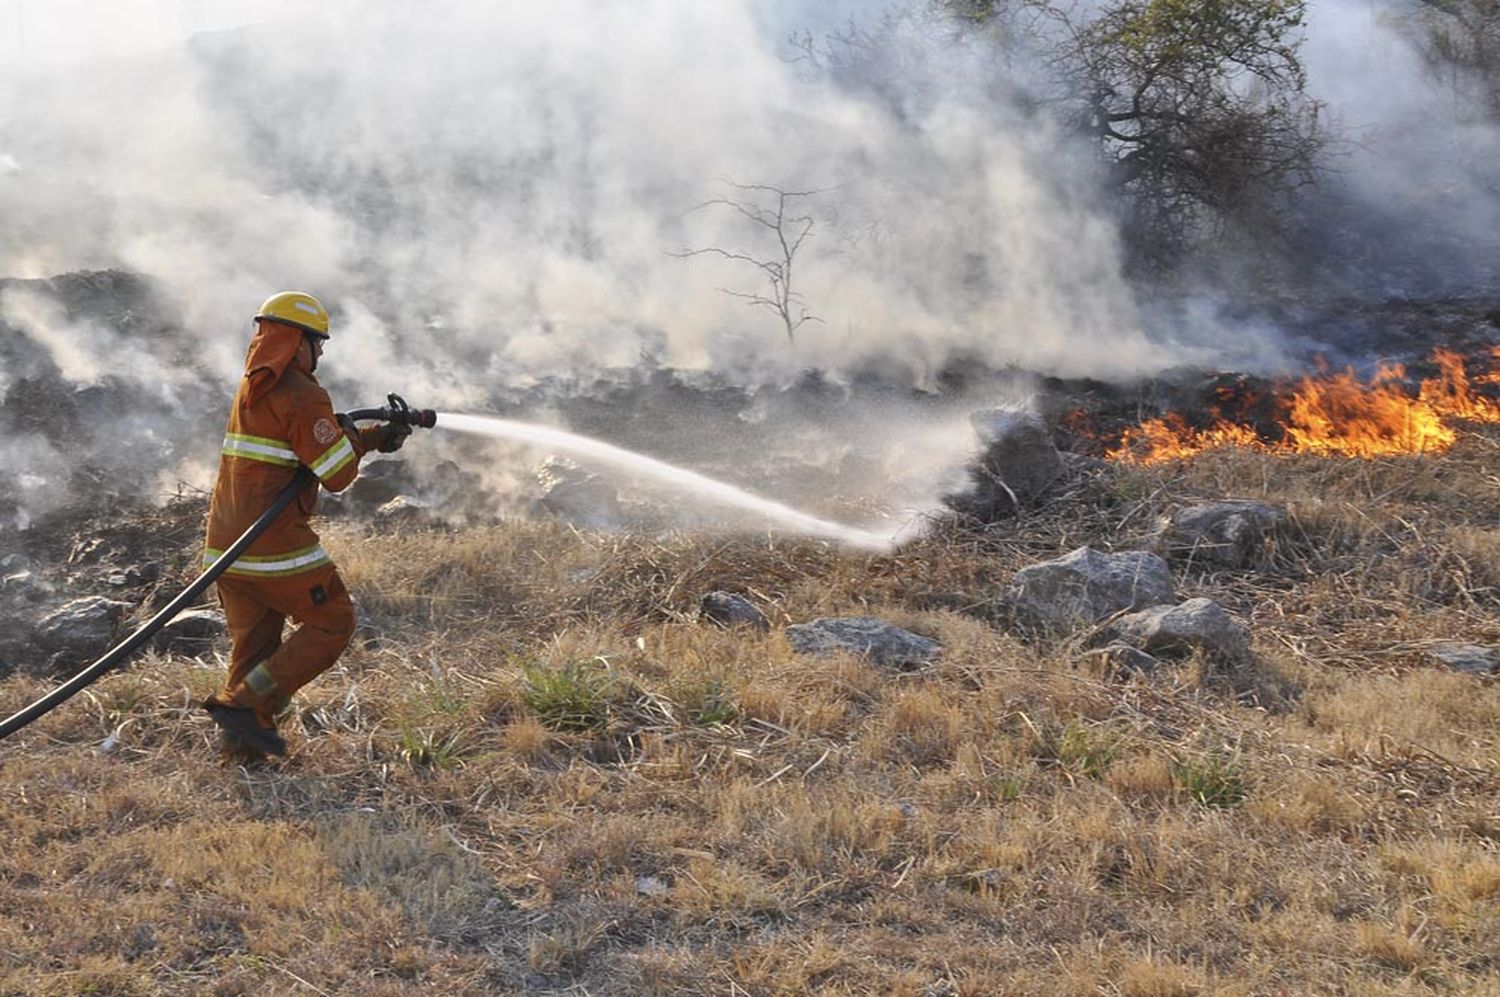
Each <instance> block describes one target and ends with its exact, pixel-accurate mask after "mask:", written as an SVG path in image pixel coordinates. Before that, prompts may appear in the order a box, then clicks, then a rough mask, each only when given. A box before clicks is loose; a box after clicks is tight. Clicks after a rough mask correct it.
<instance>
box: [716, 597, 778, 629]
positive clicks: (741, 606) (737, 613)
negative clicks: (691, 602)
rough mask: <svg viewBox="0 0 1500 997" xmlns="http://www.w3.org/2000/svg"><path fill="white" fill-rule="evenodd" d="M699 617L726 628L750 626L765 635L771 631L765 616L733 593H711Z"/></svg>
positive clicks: (744, 599)
mask: <svg viewBox="0 0 1500 997" xmlns="http://www.w3.org/2000/svg"><path fill="white" fill-rule="evenodd" d="M698 616H699V618H700V619H703V620H707V621H708V622H709V623H713V624H716V625H718V626H721V627H724V628H726V629H727V628H730V627H735V626H750V627H754V628H755V629H756V630H759V631H761V632H762V633H764V632H765V631H767V630H770V629H771V623H770V621H769V620H767V619H766V617H765V614H764V613H762V612H761V611H760V610H758V609H756V608H755V604H754V603H752V602H751V601H750V600H749V599H746V598H745V597H744V596H742V595H735V594H734V593H733V592H710V593H708V595H705V596H704V597H703V601H702V602H701V603H700V604H699V609H698Z"/></svg>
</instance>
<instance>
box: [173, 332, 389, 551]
mask: <svg viewBox="0 0 1500 997" xmlns="http://www.w3.org/2000/svg"><path fill="white" fill-rule="evenodd" d="M302 336H303V332H302V330H300V329H297V328H294V327H293V326H288V325H282V324H281V323H279V322H271V321H262V322H261V323H260V328H259V329H258V331H257V332H256V334H255V337H254V338H253V339H252V340H251V341H250V350H249V353H248V354H247V356H246V358H245V377H244V379H243V380H241V381H240V385H239V389H238V390H237V391H236V392H235V396H234V406H233V407H232V408H231V409H230V412H229V426H228V429H227V430H226V432H225V435H224V446H223V449H222V450H221V452H220V453H221V456H220V458H219V477H218V480H217V481H216V482H215V484H214V493H213V500H212V503H211V504H210V506H209V510H208V537H207V542H206V549H205V551H204V554H203V562H204V567H207V566H209V565H211V564H213V563H214V562H215V561H217V560H218V559H219V557H220V556H221V555H222V554H223V552H224V550H225V548H227V547H228V546H229V545H230V544H232V543H234V541H235V540H237V539H238V538H239V536H240V534H241V533H243V532H245V528H246V527H248V526H249V525H250V524H251V523H253V522H255V520H256V519H257V518H259V517H260V514H261V513H263V512H265V511H266V509H267V508H269V507H270V505H271V502H272V501H273V500H274V499H275V498H276V496H277V494H278V493H280V491H281V490H282V489H283V488H285V487H286V486H287V484H288V483H289V482H290V481H291V480H292V476H293V475H294V474H295V473H296V471H297V465H299V464H305V465H307V466H308V467H309V468H311V469H312V471H313V473H314V474H316V475H317V478H318V481H315V482H312V483H309V485H308V486H307V488H306V489H304V490H303V492H302V494H300V495H298V496H297V498H296V500H295V501H294V502H293V503H292V504H291V505H289V506H287V508H286V510H285V511H284V512H282V514H281V515H280V516H278V517H277V518H276V521H275V522H274V523H272V524H271V526H270V528H268V529H267V530H266V531H265V532H264V533H262V534H261V535H260V536H259V537H257V538H256V540H255V542H254V543H252V544H251V545H250V549H249V550H247V551H246V552H245V553H244V554H243V555H242V556H241V557H240V558H239V559H238V560H237V561H235V563H234V564H233V565H231V566H230V567H229V568H228V569H227V570H226V572H225V574H230V575H237V576H240V577H245V578H280V577H285V576H288V575H296V574H302V573H305V572H309V571H315V570H317V569H319V568H322V567H325V566H326V565H328V564H329V563H331V562H330V560H329V557H328V554H327V552H326V551H324V550H323V547H322V545H321V544H320V543H319V542H318V535H317V534H316V533H314V532H313V529H312V526H311V525H310V524H309V523H308V519H309V518H310V517H311V516H312V514H313V510H314V509H315V508H316V507H317V502H318V484H319V482H321V484H322V486H323V487H324V488H327V489H328V490H329V491H333V492H338V491H343V490H344V489H345V488H347V487H349V484H350V483H351V482H352V481H354V478H355V476H356V475H357V474H358V473H359V461H360V458H361V457H363V456H364V455H365V453H367V452H368V451H369V450H371V449H373V447H374V445H375V443H376V441H377V440H378V438H379V433H380V428H379V427H371V428H369V429H365V430H360V431H359V432H357V433H356V434H354V435H352V436H351V435H350V434H347V433H345V432H344V430H343V429H342V428H341V427H340V426H339V423H338V419H337V418H336V417H335V415H334V411H333V403H332V402H331V401H330V400H329V398H328V392H327V391H325V390H324V389H323V386H322V385H321V384H319V383H318V379H317V378H315V377H313V375H312V372H311V371H308V370H303V369H302V368H301V367H300V366H299V365H298V364H297V363H296V361H295V358H296V355H297V348H298V347H299V346H300V345H301V343H302Z"/></svg>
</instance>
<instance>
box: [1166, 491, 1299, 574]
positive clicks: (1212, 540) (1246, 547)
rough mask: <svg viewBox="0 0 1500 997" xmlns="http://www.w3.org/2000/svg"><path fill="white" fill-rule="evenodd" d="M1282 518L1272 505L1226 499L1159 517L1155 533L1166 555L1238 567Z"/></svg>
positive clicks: (1250, 557)
mask: <svg viewBox="0 0 1500 997" xmlns="http://www.w3.org/2000/svg"><path fill="white" fill-rule="evenodd" d="M1285 521H1286V512H1285V511H1284V510H1282V509H1279V508H1277V507H1275V506H1271V505H1267V504H1265V503H1264V502H1252V501H1248V500H1244V499H1230V500H1226V501H1223V502H1209V503H1206V504H1204V505H1195V506H1192V507H1191V508H1187V509H1179V510H1177V511H1176V512H1174V513H1173V514H1172V515H1171V516H1170V517H1169V518H1166V519H1163V520H1162V522H1161V523H1160V526H1159V533H1160V536H1161V539H1162V543H1163V546H1164V547H1165V549H1166V550H1167V552H1168V553H1170V554H1173V555H1176V556H1179V557H1183V558H1189V559H1192V560H1194V561H1199V562H1203V561H1207V562H1209V563H1212V564H1222V565H1225V566H1227V567H1234V568H1241V567H1244V566H1245V565H1247V564H1249V563H1251V561H1253V560H1254V559H1255V556H1256V555H1257V554H1258V553H1259V552H1260V551H1261V550H1262V549H1264V547H1265V544H1266V540H1267V539H1268V538H1269V537H1270V535H1271V533H1272V532H1273V531H1274V530H1275V529H1276V528H1277V527H1278V526H1280V525H1281V524H1282V523H1283V522H1285Z"/></svg>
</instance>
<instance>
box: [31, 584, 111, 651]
mask: <svg viewBox="0 0 1500 997" xmlns="http://www.w3.org/2000/svg"><path fill="white" fill-rule="evenodd" d="M132 608H133V607H132V606H131V605H130V603H128V602H119V601H118V600H115V599H106V598H104V597H103V596H98V595H90V596H84V597H83V598H82V599H74V600H73V601H71V602H67V603H64V604H63V605H62V607H61V608H59V609H57V610H55V611H53V612H52V613H49V614H48V615H47V616H45V617H43V618H42V621H41V622H40V623H39V624H37V628H36V643H37V646H38V647H39V648H41V649H42V650H43V651H45V652H48V653H51V654H62V655H68V656H73V657H85V656H88V655H99V654H103V653H104V652H105V651H107V650H109V647H110V644H111V643H112V642H113V640H114V635H115V625H116V624H117V623H119V622H120V619H121V617H123V616H124V615H125V614H126V613H128V612H130V610H131V609H132Z"/></svg>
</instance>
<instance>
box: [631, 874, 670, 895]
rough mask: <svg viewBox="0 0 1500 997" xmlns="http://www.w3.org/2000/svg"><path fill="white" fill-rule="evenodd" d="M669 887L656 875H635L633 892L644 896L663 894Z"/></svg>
mask: <svg viewBox="0 0 1500 997" xmlns="http://www.w3.org/2000/svg"><path fill="white" fill-rule="evenodd" d="M669 889H671V887H669V886H668V885H667V884H666V883H665V882H664V881H663V880H661V879H660V878H658V877H656V876H637V877H635V892H637V893H639V894H640V895H641V896H644V897H660V896H665V895H666V893H667V891H668V890H669Z"/></svg>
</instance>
